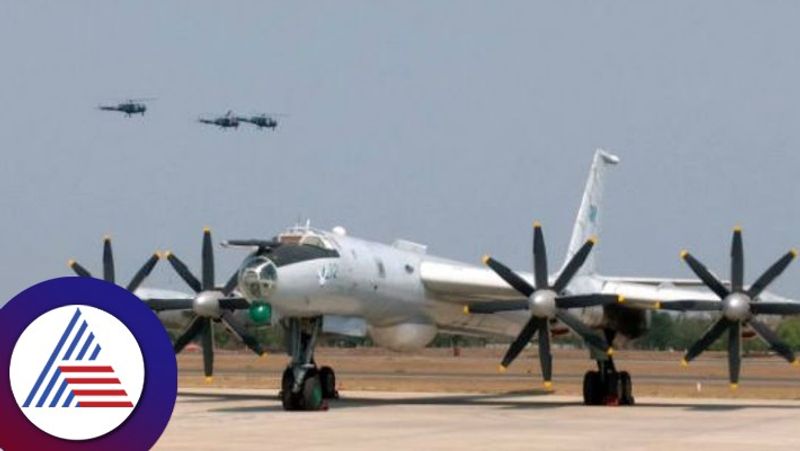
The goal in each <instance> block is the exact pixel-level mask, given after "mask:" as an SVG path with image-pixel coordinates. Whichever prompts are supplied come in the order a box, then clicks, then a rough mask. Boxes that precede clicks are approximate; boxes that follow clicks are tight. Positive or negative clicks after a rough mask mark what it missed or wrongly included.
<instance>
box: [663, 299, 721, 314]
mask: <svg viewBox="0 0 800 451" xmlns="http://www.w3.org/2000/svg"><path fill="white" fill-rule="evenodd" d="M660 308H661V310H675V311H679V312H686V311H693V312H712V311H718V310H719V309H720V308H722V303H721V302H720V301H709V300H703V299H682V300H677V301H666V302H662V303H661V305H660Z"/></svg>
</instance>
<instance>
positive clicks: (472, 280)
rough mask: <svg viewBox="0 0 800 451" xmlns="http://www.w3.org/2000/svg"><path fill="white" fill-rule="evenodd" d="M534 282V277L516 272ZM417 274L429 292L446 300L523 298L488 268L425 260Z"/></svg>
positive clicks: (470, 300) (461, 301) (469, 300)
mask: <svg viewBox="0 0 800 451" xmlns="http://www.w3.org/2000/svg"><path fill="white" fill-rule="evenodd" d="M518 274H519V275H520V276H521V277H522V278H524V279H525V280H527V281H528V282H530V283H531V284H533V276H532V275H531V274H527V273H518ZM420 277H421V279H422V283H423V285H424V286H425V288H426V289H427V290H428V292H429V293H430V294H431V295H433V296H434V297H435V298H437V299H439V300H442V301H449V302H459V303H466V302H474V301H508V300H519V299H524V297H523V296H522V295H521V294H519V292H517V291H516V290H515V289H513V288H511V287H510V286H509V285H508V284H507V283H506V282H505V281H504V280H503V279H501V278H500V277H499V276H498V275H497V274H495V273H494V271H492V270H491V269H489V268H481V267H479V266H469V265H465V264H463V263H458V262H450V261H447V260H425V261H423V262H422V264H421V265H420Z"/></svg>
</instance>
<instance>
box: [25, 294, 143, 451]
mask: <svg viewBox="0 0 800 451" xmlns="http://www.w3.org/2000/svg"><path fill="white" fill-rule="evenodd" d="M77 308H79V309H80V310H81V314H82V315H81V319H80V320H79V321H78V323H77V324H76V326H75V327H74V328H73V330H72V332H71V333H70V335H69V337H68V338H67V340H66V344H65V346H64V347H65V348H66V347H67V346H69V344H70V343H71V342H72V340H73V338H74V337H75V335H76V334H77V331H78V329H79V326H80V324H81V322H82V321H83V320H85V321H86V322H87V325H88V329H87V332H86V333H87V334H88V331H89V330H91V331H92V332H93V333H94V335H95V343H99V344H101V346H102V350H101V352H100V354H99V355H98V357H97V360H96V361H95V362H88V361H87V362H85V364H87V365H88V364H90V363H91V364H97V365H101V364H102V365H110V366H112V367H113V368H114V376H113V377H116V378H118V379H119V380H120V383H121V385H122V388H123V389H124V390H125V391H126V392H127V400H129V401H130V402H131V403H133V406H134V407H133V408H131V407H111V408H108V407H104V408H89V407H74V406H73V407H61V405H62V402H59V403H58V404H57V406H56V407H49V406H50V401H51V399H52V398H53V397H54V395H55V392H56V389H55V388H54V389H53V390H52V392H51V393H50V395H49V396H48V398H47V400H46V402H45V403H44V405H43V406H42V407H38V408H37V407H36V401H38V399H39V397H40V396H41V394H42V393H43V391H44V386H46V384H47V382H48V381H49V379H50V377H51V374H52V373H53V371H54V368H55V367H56V366H57V365H58V364H59V360H60V359H61V356H62V355H63V354H64V351H63V349H62V352H61V353H60V355H59V356H58V358H57V359H56V361H55V363H54V364H53V368H52V369H51V370H50V371H49V373H48V374H47V375H46V377H45V380H44V383H43V384H42V387H41V388H39V390H38V393H37V395H36V397H35V398H34V399H35V401H34V402H33V403H31V405H30V407H22V406H23V405H24V403H25V400H26V399H27V397H28V395H29V393H30V392H31V389H32V388H33V386H34V384H35V383H36V380H37V379H38V378H39V375H40V373H41V372H42V369H43V368H44V367H45V365H46V364H47V361H48V360H49V359H50V356H51V355H52V353H53V350H54V349H55V347H56V345H57V344H58V341H59V339H60V338H61V336H62V334H63V333H64V330H65V329H66V328H67V325H68V324H69V322H70V320H71V319H72V317H73V315H74V314H75V310H76V309H77ZM97 377H100V376H97ZM104 377H111V376H110V375H106V376H104ZM9 378H10V381H11V391H12V392H13V393H14V398H15V399H16V401H17V405H19V406H20V410H22V412H23V413H24V414H25V416H26V417H27V418H28V420H30V421H31V422H32V423H33V424H34V425H36V427H38V428H39V429H41V430H42V431H44V432H46V433H48V434H50V435H53V436H55V437H59V438H63V439H67V440H88V439H92V438H96V437H100V436H102V435H105V434H107V433H109V432H111V431H113V430H114V429H116V428H117V427H119V425H121V424H122V423H123V422H124V421H125V420H126V419H127V418H128V417H129V416H130V414H131V413H133V410H134V409H135V408H136V405H137V403H138V402H139V398H140V397H141V395H142V389H143V388H144V359H143V357H142V351H141V350H140V349H139V344H138V343H137V342H136V339H135V338H134V336H133V334H131V332H130V331H129V330H128V328H127V327H126V326H125V325H124V324H123V323H122V322H121V321H120V320H118V319H117V318H115V317H114V316H112V315H110V314H108V313H106V312H105V311H103V310H100V309H97V308H94V307H91V306H88V305H67V306H63V307H59V308H57V309H53V310H50V311H49V312H47V313H44V314H43V315H41V316H40V317H38V318H36V320H34V321H33V322H32V323H31V324H29V325H28V327H27V328H26V329H25V331H24V332H23V333H22V335H20V337H19V339H18V340H17V343H16V345H15V346H14V351H13V353H12V355H11V365H10V367H9ZM70 387H74V386H73V385H70ZM117 387H119V386H117ZM56 388H57V387H56ZM80 388H81V389H95V388H100V389H102V388H104V387H103V386H98V385H81V387H80ZM63 398H64V396H62V400H63ZM73 405H74V404H73Z"/></svg>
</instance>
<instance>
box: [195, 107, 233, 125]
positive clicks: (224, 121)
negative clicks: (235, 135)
mask: <svg viewBox="0 0 800 451" xmlns="http://www.w3.org/2000/svg"><path fill="white" fill-rule="evenodd" d="M239 120H240V118H239V117H238V116H236V115H235V114H233V111H232V110H228V112H227V113H225V115H224V116H220V117H215V118H212V119H205V118H202V117H201V118H200V119H198V120H197V122H200V123H201V124H209V125H216V126H217V127H220V128H222V129H225V128H231V127H233V128H238V127H239Z"/></svg>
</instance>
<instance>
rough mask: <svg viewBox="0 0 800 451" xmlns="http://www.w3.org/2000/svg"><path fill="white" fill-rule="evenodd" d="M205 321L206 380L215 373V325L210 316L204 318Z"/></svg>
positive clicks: (203, 339)
mask: <svg viewBox="0 0 800 451" xmlns="http://www.w3.org/2000/svg"><path fill="white" fill-rule="evenodd" d="M203 323H204V327H203V332H202V337H201V338H202V342H203V373H205V375H206V380H210V379H211V376H213V375H214V326H213V324H212V323H211V320H210V319H208V318H204V319H203Z"/></svg>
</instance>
